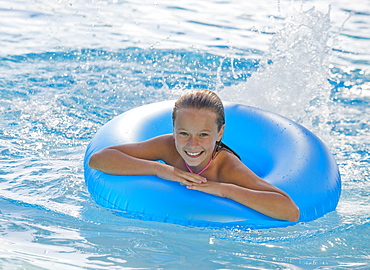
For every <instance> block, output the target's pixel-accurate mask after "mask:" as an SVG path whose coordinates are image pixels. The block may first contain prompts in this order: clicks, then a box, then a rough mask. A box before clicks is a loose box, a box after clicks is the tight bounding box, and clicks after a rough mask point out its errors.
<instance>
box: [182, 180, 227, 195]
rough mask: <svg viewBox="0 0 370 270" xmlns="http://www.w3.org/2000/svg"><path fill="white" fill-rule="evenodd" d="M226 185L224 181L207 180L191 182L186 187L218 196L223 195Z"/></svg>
mask: <svg viewBox="0 0 370 270" xmlns="http://www.w3.org/2000/svg"><path fill="white" fill-rule="evenodd" d="M227 185H228V184H226V183H219V182H213V181H207V182H206V183H200V184H191V185H187V186H186V187H187V188H188V189H193V190H198V191H202V192H205V193H208V194H212V195H215V196H218V197H225V188H226V187H227Z"/></svg>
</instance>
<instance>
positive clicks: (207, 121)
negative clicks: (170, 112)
mask: <svg viewBox="0 0 370 270" xmlns="http://www.w3.org/2000/svg"><path fill="white" fill-rule="evenodd" d="M216 119H217V115H216V113H215V112H213V111H211V110H208V109H194V108H181V109H179V110H178V111H177V114H176V119H175V126H182V125H191V126H207V127H208V128H209V127H213V126H217V124H216Z"/></svg>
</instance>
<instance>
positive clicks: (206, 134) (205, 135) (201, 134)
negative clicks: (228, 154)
mask: <svg viewBox="0 0 370 270" xmlns="http://www.w3.org/2000/svg"><path fill="white" fill-rule="evenodd" d="M199 136H200V137H203V138H204V137H207V136H208V133H200V134H199Z"/></svg>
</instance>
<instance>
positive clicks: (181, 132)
mask: <svg viewBox="0 0 370 270" xmlns="http://www.w3.org/2000/svg"><path fill="white" fill-rule="evenodd" d="M179 134H180V135H181V136H187V135H188V133H187V132H185V131H180V132H179Z"/></svg>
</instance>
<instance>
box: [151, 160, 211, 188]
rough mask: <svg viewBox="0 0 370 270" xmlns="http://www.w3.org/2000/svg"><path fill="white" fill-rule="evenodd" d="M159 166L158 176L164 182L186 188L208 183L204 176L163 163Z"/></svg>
mask: <svg viewBox="0 0 370 270" xmlns="http://www.w3.org/2000/svg"><path fill="white" fill-rule="evenodd" d="M158 165H159V168H158V169H157V173H156V175H157V176H158V177H160V178H162V179H164V180H170V181H175V182H179V183H180V184H182V185H185V186H191V185H194V184H198V185H199V184H202V183H206V182H207V179H206V178H204V177H203V176H200V175H197V174H194V173H190V172H186V171H183V170H180V169H178V168H175V167H172V166H170V165H167V164H163V163H158Z"/></svg>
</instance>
